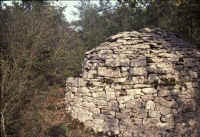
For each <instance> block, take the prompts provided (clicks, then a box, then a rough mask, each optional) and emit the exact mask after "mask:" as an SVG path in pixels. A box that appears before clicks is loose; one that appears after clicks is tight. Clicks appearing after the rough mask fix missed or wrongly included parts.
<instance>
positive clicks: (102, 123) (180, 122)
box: [65, 28, 200, 137]
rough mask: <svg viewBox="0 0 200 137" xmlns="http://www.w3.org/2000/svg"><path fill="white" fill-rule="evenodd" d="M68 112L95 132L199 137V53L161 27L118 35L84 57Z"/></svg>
mask: <svg viewBox="0 0 200 137" xmlns="http://www.w3.org/2000/svg"><path fill="white" fill-rule="evenodd" d="M65 103H66V111H67V112H70V113H71V115H72V117H73V118H74V119H78V120H79V121H80V122H82V123H84V125H85V126H86V127H88V128H89V129H92V130H93V131H94V132H95V133H103V134H104V135H105V136H119V137H183V136H184V137H198V136H200V52H199V51H198V50H197V49H196V48H194V47H192V45H190V44H189V43H186V42H185V41H183V40H181V39H180V38H179V37H178V36H177V35H176V34H174V33H171V32H167V31H163V30H161V29H159V28H155V29H149V28H145V29H142V30H140V31H132V32H122V33H119V34H117V35H114V36H111V37H109V38H108V39H107V42H104V43H102V44H101V45H100V46H98V47H97V48H94V49H93V50H90V51H88V52H87V53H86V54H85V60H84V64H83V73H82V76H81V77H76V78H75V77H70V78H68V79H67V82H66V98H65Z"/></svg>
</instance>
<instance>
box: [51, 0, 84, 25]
mask: <svg viewBox="0 0 200 137" xmlns="http://www.w3.org/2000/svg"><path fill="white" fill-rule="evenodd" d="M54 3H55V5H59V6H67V7H66V9H65V11H64V14H65V18H66V19H67V21H69V22H71V21H74V20H78V14H76V15H75V14H74V13H73V12H75V13H78V11H77V9H76V8H75V7H74V6H78V5H79V4H80V3H79V2H78V1H76V0H61V1H58V2H54Z"/></svg>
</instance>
